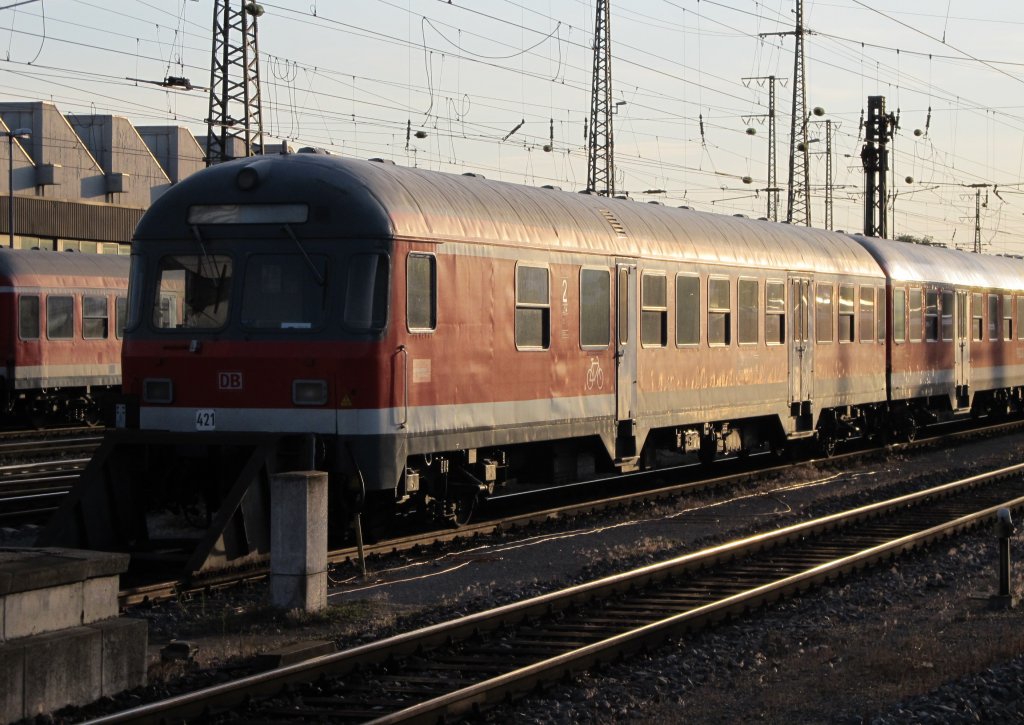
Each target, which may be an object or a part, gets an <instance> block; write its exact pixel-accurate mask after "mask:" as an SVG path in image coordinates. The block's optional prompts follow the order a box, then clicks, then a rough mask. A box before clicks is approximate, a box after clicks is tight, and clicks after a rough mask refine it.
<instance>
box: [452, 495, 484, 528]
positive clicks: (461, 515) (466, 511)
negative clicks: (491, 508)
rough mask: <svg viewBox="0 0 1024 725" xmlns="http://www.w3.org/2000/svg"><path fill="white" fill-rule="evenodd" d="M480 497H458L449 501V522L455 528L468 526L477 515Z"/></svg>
mask: <svg viewBox="0 0 1024 725" xmlns="http://www.w3.org/2000/svg"><path fill="white" fill-rule="evenodd" d="M479 503H480V497H479V496H478V495H477V494H475V493H473V494H464V495H461V496H456V497H455V498H453V499H451V500H449V501H448V511H449V520H450V521H451V522H452V525H454V526H455V527H459V526H466V525H467V524H468V523H469V522H470V520H471V519H472V518H473V514H474V513H476V507H477V505H478V504H479Z"/></svg>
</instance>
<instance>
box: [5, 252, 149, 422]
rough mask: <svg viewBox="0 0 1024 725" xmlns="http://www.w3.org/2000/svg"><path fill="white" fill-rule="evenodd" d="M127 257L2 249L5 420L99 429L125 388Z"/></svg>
mask: <svg viewBox="0 0 1024 725" xmlns="http://www.w3.org/2000/svg"><path fill="white" fill-rule="evenodd" d="M128 269H129V259H128V257H126V256H119V255H101V254H78V253H70V252H53V251H43V250H38V249H34V250H29V249H6V248H0V320H3V321H4V322H3V325H0V330H2V331H3V333H2V334H0V346H2V350H0V359H2V360H3V365H2V367H0V421H2V423H3V424H4V425H8V426H14V425H26V424H28V425H32V426H35V427H47V426H52V425H66V424H71V425H98V424H99V423H100V422H101V421H102V418H103V408H104V405H105V404H106V402H107V401H108V400H109V399H111V397H112V396H114V395H116V394H118V393H119V391H120V386H121V338H122V331H123V329H124V323H125V319H126V311H127V308H128Z"/></svg>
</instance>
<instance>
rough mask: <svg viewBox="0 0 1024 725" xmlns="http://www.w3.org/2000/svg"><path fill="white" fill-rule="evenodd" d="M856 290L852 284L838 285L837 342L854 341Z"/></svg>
mask: <svg viewBox="0 0 1024 725" xmlns="http://www.w3.org/2000/svg"><path fill="white" fill-rule="evenodd" d="M855 301H856V288H855V287H854V286H853V285H852V284H841V285H839V342H853V340H854V337H853V335H854V332H853V326H854V319H853V318H854V309H855V307H854V305H855Z"/></svg>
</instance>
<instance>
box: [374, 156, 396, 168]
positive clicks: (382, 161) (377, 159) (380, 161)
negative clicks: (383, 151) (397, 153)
mask: <svg viewBox="0 0 1024 725" xmlns="http://www.w3.org/2000/svg"><path fill="white" fill-rule="evenodd" d="M370 161H373V162H375V163H378V164H389V165H391V166H394V165H395V162H394V161H392V160H391V159H382V158H381V157H380V156H374V157H373V158H372V159H370Z"/></svg>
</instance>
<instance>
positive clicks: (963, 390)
mask: <svg viewBox="0 0 1024 725" xmlns="http://www.w3.org/2000/svg"><path fill="white" fill-rule="evenodd" d="M967 296H968V292H967V290H960V289H958V290H957V291H956V308H955V315H956V319H955V320H954V321H953V329H954V330H955V332H954V334H953V338H954V339H953V381H954V385H956V407H958V408H963V407H966V406H969V405H970V403H971V396H970V376H971V331H970V325H971V315H970V310H969V309H968V300H967Z"/></svg>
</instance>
